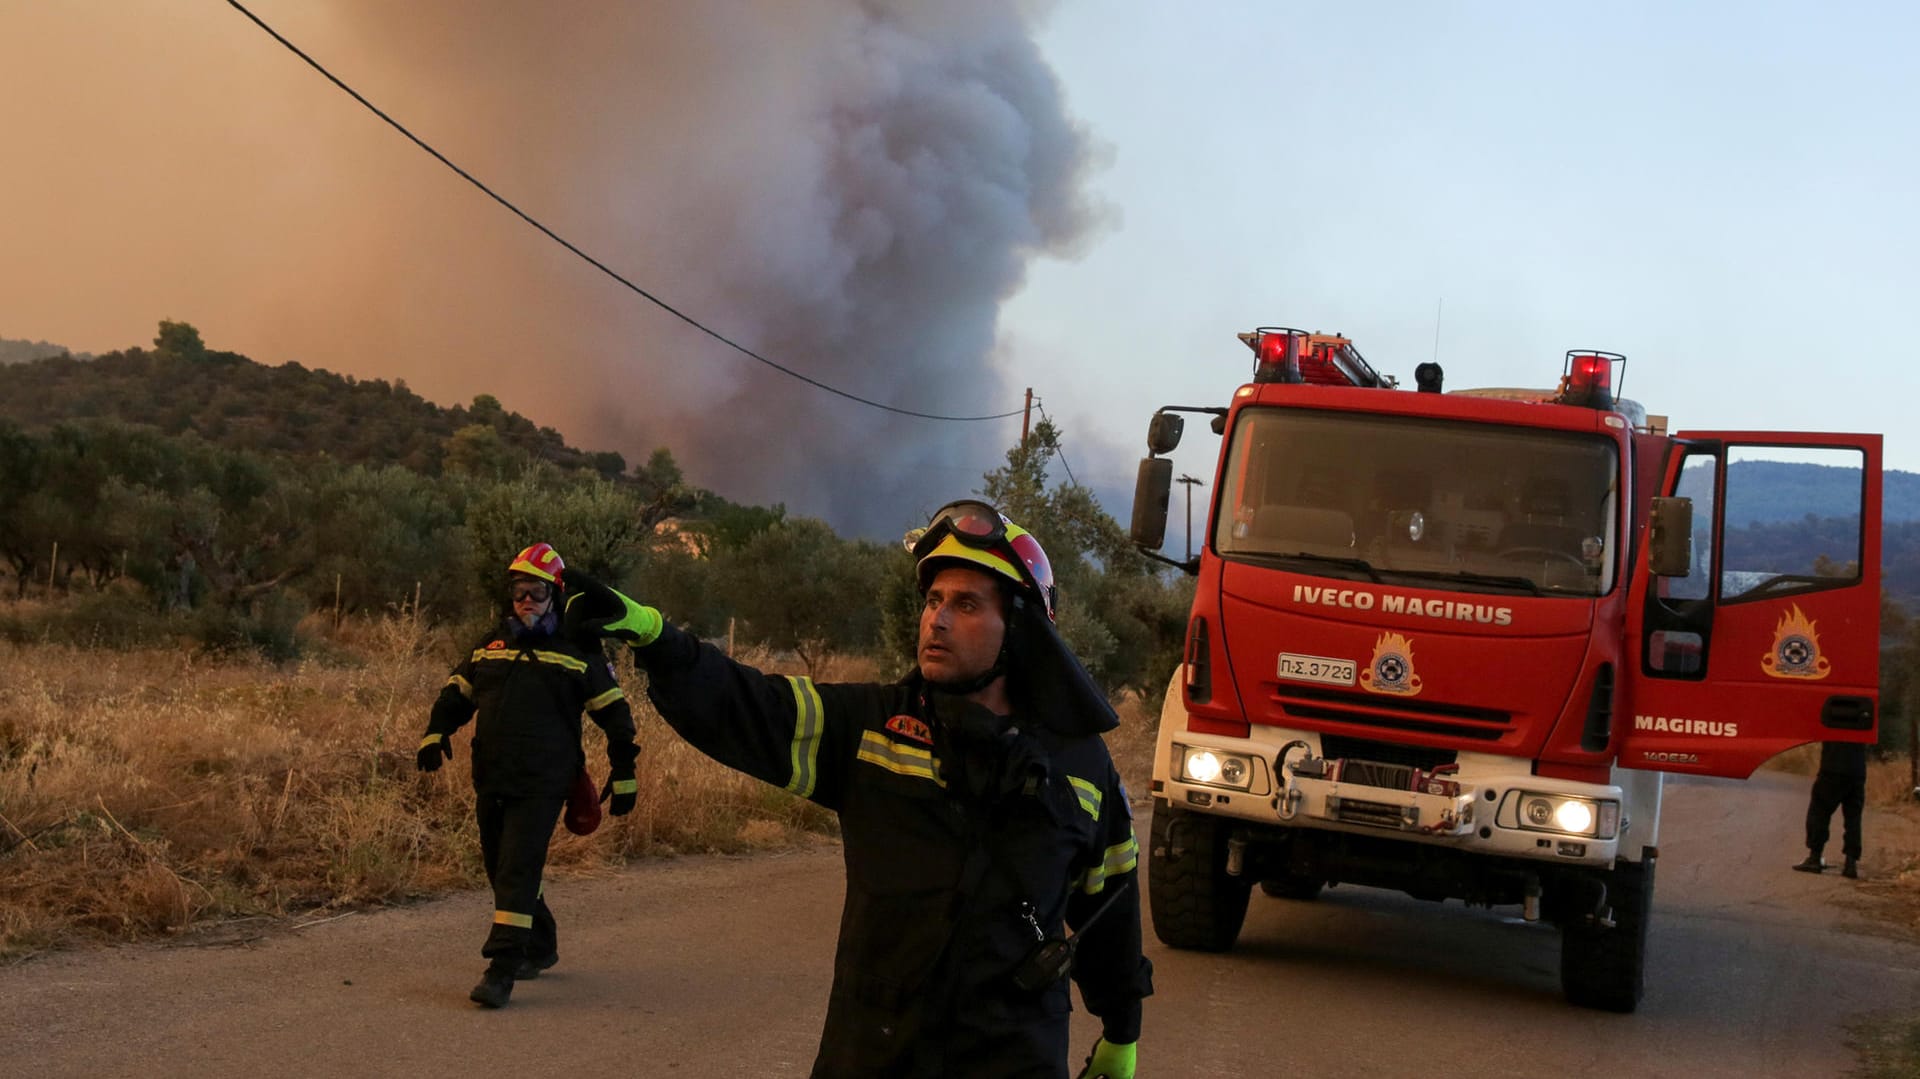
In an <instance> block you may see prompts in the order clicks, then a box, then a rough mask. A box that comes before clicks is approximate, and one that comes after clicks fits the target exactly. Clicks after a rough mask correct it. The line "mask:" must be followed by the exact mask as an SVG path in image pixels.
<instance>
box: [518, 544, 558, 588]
mask: <svg viewBox="0 0 1920 1079" xmlns="http://www.w3.org/2000/svg"><path fill="white" fill-rule="evenodd" d="M566 571H567V564H566V563H565V562H562V561H561V560H560V552H559V551H556V550H554V549H553V546H552V545H551V544H546V543H536V544H534V545H533V546H531V547H529V548H527V549H526V550H524V551H521V552H520V553H519V554H517V555H514V556H513V561H512V562H511V563H509V564H508V565H507V572H508V573H518V574H523V575H525V576H528V577H536V578H539V579H540V580H542V581H545V582H547V583H548V584H551V585H555V586H558V585H559V584H560V576H561V574H563V573H565V572H566Z"/></svg>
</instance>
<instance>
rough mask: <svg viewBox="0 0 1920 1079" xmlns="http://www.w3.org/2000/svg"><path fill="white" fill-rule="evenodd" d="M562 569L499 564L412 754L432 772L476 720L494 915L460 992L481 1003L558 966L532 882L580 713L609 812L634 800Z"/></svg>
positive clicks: (620, 698)
mask: <svg viewBox="0 0 1920 1079" xmlns="http://www.w3.org/2000/svg"><path fill="white" fill-rule="evenodd" d="M565 571H566V565H565V563H563V562H562V561H561V560H560V555H559V554H558V553H556V552H555V551H554V549H553V548H552V547H550V546H548V545H547V544H544V543H536V544H534V545H533V546H531V547H528V548H527V549H526V550H524V551H521V552H520V553H519V554H518V555H515V556H514V559H513V562H512V563H511V564H510V565H509V566H508V569H507V599H508V603H509V612H508V614H507V616H506V618H505V619H504V620H503V621H502V622H501V623H500V624H499V625H497V626H495V627H494V628H493V629H492V630H491V631H490V632H489V633H488V634H487V635H486V636H485V637H482V638H480V640H479V641H478V642H477V643H476V644H475V645H474V648H473V651H472V652H471V653H470V654H469V655H468V656H467V658H465V659H463V660H461V661H460V664H459V666H457V667H455V668H454V669H453V674H452V676H451V677H449V678H448V679H447V684H446V687H445V688H444V689H442V690H441V691H440V696H439V697H438V698H437V699H436V700H435V701H434V703H433V712H432V714H431V715H430V716H429V718H428V720H427V733H426V736H425V737H423V738H422V739H421V740H420V749H419V753H418V757H417V763H418V766H419V768H420V770H421V771H423V772H431V771H435V770H436V769H438V768H439V767H440V765H441V763H442V762H443V761H445V760H447V759H449V758H451V757H452V756H453V743H452V741H451V736H452V735H453V733H454V732H455V731H457V730H459V729H460V728H461V727H462V726H464V725H466V722H467V720H469V719H471V718H473V716H474V714H475V713H476V712H478V713H479V717H480V718H479V722H478V723H477V724H475V730H474V735H473V742H472V747H473V790H474V813H475V815H476V816H477V818H478V820H479V824H480V855H481V860H482V861H483V862H484V863H485V864H486V868H487V882H488V883H489V884H491V885H492V886H493V906H494V911H493V928H492V929H491V930H490V931H489V932H488V933H487V939H486V943H485V944H484V945H482V946H481V949H480V954H481V955H482V956H483V957H485V958H486V959H487V960H488V963H487V969H486V972H485V973H483V974H482V975H481V977H480V982H479V984H477V985H475V986H474V987H473V991H472V992H471V993H469V994H467V995H468V998H469V999H470V1000H472V1001H473V1002H474V1003H475V1004H479V1005H482V1006H484V1007H488V1008H499V1007H502V1006H504V1005H505V1004H506V1003H507V1000H508V999H509V998H510V997H511V996H512V994H513V984H514V981H515V980H516V979H524V978H534V977H538V976H539V974H540V972H541V971H543V970H546V969H547V968H549V967H551V966H553V965H554V964H555V963H556V962H559V959H560V952H559V939H558V935H557V933H558V930H557V927H556V926H555V924H554V920H553V912H552V911H551V910H549V909H548V908H547V901H546V899H545V897H544V895H543V890H542V888H541V884H540V877H541V874H542V873H543V872H544V871H545V869H546V864H547V843H548V841H549V840H551V839H552V838H553V826H554V824H556V823H557V822H558V821H559V819H560V809H561V806H563V805H564V804H565V803H566V801H567V795H568V792H569V791H570V790H571V789H572V788H573V787H574V785H575V784H576V783H578V782H582V781H583V777H582V774H581V769H582V768H583V767H584V766H585V764H586V754H585V753H583V752H582V751H581V748H580V713H581V712H583V711H584V712H586V713H587V714H588V715H590V716H592V717H593V721H594V722H595V723H596V724H598V725H599V726H600V729H601V730H603V731H605V732H606V735H607V762H608V765H609V770H610V771H609V780H608V791H607V794H608V796H609V797H610V798H611V804H610V805H609V806H608V811H609V812H611V813H612V814H613V815H614V816H616V817H617V816H620V815H622V814H625V813H627V812H629V811H630V810H632V809H633V804H634V801H635V799H636V798H637V797H638V791H639V785H638V783H637V782H636V780H635V778H634V761H635V760H636V759H637V758H638V757H639V756H640V747H639V746H638V745H636V744H635V742H634V726H633V713H632V711H631V710H630V709H629V708H628V707H627V701H626V694H625V693H623V692H622V691H621V689H620V686H619V685H618V684H617V683H616V682H615V681H614V678H613V668H612V667H610V666H608V665H607V662H606V658H605V657H604V656H603V655H601V654H600V652H599V649H598V648H594V649H591V650H589V649H582V648H578V647H576V646H575V645H574V644H573V643H572V642H571V641H570V640H569V639H568V638H567V637H565V636H564V635H562V634H561V633H560V614H559V604H558V601H559V599H560V596H561V593H562V581H563V580H564V576H563V575H564V573H565ZM589 801H590V799H589ZM596 819H597V818H596Z"/></svg>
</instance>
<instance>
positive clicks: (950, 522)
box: [907, 498, 1045, 592]
mask: <svg viewBox="0 0 1920 1079" xmlns="http://www.w3.org/2000/svg"><path fill="white" fill-rule="evenodd" d="M948 539H952V540H953V541H954V542H956V543H959V544H962V545H963V546H967V547H971V548H973V549H974V550H976V551H984V552H986V553H988V554H992V555H996V556H998V558H999V559H1000V560H1001V561H1003V562H1004V563H1006V564H1007V565H1008V566H1009V567H1011V568H1012V569H1013V571H1014V572H1015V573H1017V574H1019V576H1020V581H1021V583H1023V584H1025V585H1027V586H1028V587H1030V588H1032V589H1033V590H1034V591H1036V592H1040V591H1042V589H1041V585H1040V582H1039V581H1038V580H1036V579H1035V578H1034V575H1033V569H1032V567H1030V566H1029V565H1028V564H1027V557H1028V556H1027V555H1025V554H1023V552H1022V551H1021V550H1020V545H1019V544H1016V543H1015V542H1014V541H1013V539H1012V538H1011V537H1010V536H1009V535H1008V532H1007V519H1006V518H1005V517H1002V516H1001V515H1000V511H999V510H997V509H994V508H993V507H992V506H989V505H988V504H986V503H985V502H980V501H977V500H975V499H970V498H968V499H961V500H959V501H957V502H949V503H947V504H946V505H944V506H942V507H940V508H939V509H938V510H935V511H934V514H933V520H932V522H931V523H929V524H928V525H927V527H925V528H916V529H914V530H913V531H911V532H908V533H907V549H908V550H910V551H912V552H913V557H914V559H915V560H916V561H918V560H920V559H923V558H926V557H927V556H928V555H930V554H932V553H933V552H934V551H936V550H938V549H939V547H940V545H941V544H942V543H944V542H945V541H946V540H948ZM1029 546H1031V541H1029ZM1034 549H1035V550H1036V551H1037V550H1038V548H1037V547H1036V548H1034ZM1038 557H1041V558H1044V557H1045V556H1044V555H1039V556H1038Z"/></svg>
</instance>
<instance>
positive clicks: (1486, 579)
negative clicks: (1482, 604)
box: [1394, 570, 1559, 596]
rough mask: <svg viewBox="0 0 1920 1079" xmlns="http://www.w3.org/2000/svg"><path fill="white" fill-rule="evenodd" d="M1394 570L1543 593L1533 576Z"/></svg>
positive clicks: (1410, 574) (1436, 578)
mask: <svg viewBox="0 0 1920 1079" xmlns="http://www.w3.org/2000/svg"><path fill="white" fill-rule="evenodd" d="M1394 572H1396V573H1401V572H1404V573H1405V574H1406V575H1407V576H1409V577H1427V578H1431V579H1433V580H1436V581H1471V582H1473V583H1474V584H1490V585H1498V586H1500V587H1502V588H1522V589H1525V590H1526V591H1528V592H1531V593H1533V594H1534V595H1536V596H1538V595H1542V594H1543V592H1542V590H1541V588H1540V584H1539V582H1537V581H1535V580H1534V579H1533V578H1531V577H1519V576H1500V575H1498V574H1493V573H1468V572H1466V571H1464V570H1462V571H1460V572H1458V573H1441V572H1437V571H1427V570H1404V571H1402V570H1395V571H1394ZM1555 591H1559V589H1555Z"/></svg>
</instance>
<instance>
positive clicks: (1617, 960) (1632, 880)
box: [1560, 858, 1653, 1012]
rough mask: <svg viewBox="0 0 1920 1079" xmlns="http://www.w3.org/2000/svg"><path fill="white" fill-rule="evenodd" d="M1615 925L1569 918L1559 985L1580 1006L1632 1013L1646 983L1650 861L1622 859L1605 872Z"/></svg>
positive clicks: (1563, 934) (1563, 935)
mask: <svg viewBox="0 0 1920 1079" xmlns="http://www.w3.org/2000/svg"><path fill="white" fill-rule="evenodd" d="M1607 898H1608V901H1609V902H1610V903H1612V905H1613V926H1612V927H1611V928H1607V927H1604V926H1597V925H1593V924H1590V923H1588V922H1586V921H1584V920H1578V919H1576V920H1571V921H1569V922H1567V924H1566V925H1564V926H1562V927H1561V930H1560V988H1561V989H1562V991H1564V992H1565V993H1566V996H1567V1001H1568V1003H1571V1004H1577V1005H1579V1006H1580V1007H1583V1008H1598V1009H1600V1010H1601V1011H1609V1012H1631V1011H1633V1010H1634V1009H1635V1008H1637V1007H1639V1005H1640V995H1641V992H1642V990H1643V989H1644V987H1645V977H1644V972H1645V969H1646V957H1647V920H1648V915H1649V914H1650V913H1651V911H1652V908H1653V859H1652V858H1648V859H1646V860H1645V861H1643V862H1639V863H1637V864H1636V863H1634V862H1620V863H1618V865H1617V866H1616V867H1615V868H1614V871H1613V872H1612V873H1611V874H1610V875H1609V878H1608V881H1607Z"/></svg>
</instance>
